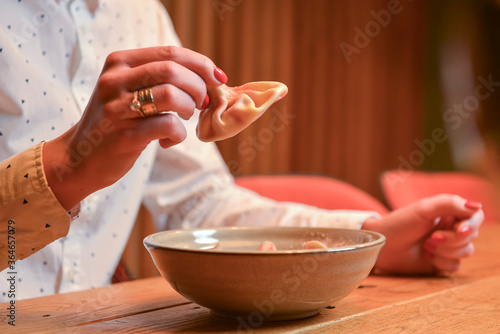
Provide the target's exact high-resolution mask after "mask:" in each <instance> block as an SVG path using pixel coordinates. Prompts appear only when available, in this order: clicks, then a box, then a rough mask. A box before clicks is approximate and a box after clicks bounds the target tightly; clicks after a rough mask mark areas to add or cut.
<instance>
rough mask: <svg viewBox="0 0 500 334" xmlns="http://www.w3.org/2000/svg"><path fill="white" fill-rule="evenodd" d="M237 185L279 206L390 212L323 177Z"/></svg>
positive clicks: (244, 180) (254, 179)
mask: <svg viewBox="0 0 500 334" xmlns="http://www.w3.org/2000/svg"><path fill="white" fill-rule="evenodd" d="M235 181H236V184H238V185H240V186H242V187H245V188H248V189H250V190H253V191H255V192H256V193H258V194H260V195H262V196H265V197H269V198H272V199H274V200H277V201H280V202H284V201H286V202H297V203H303V204H308V205H312V206H316V207H319V208H323V209H330V210H335V209H348V210H370V211H376V212H379V213H381V214H385V213H387V211H388V210H387V208H386V207H385V206H384V204H382V203H381V202H380V201H378V200H377V199H376V198H374V197H372V196H371V195H370V194H368V193H366V192H364V191H363V190H361V189H359V188H357V187H355V186H353V185H351V184H349V183H346V182H344V181H341V180H338V179H335V178H332V177H328V176H322V175H303V174H278V175H252V176H239V177H236V178H235Z"/></svg>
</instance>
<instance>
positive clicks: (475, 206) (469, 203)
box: [465, 201, 483, 210]
mask: <svg viewBox="0 0 500 334" xmlns="http://www.w3.org/2000/svg"><path fill="white" fill-rule="evenodd" d="M465 207H466V208H467V209H472V210H479V209H481V208H482V207H483V205H482V204H481V203H479V202H474V201H467V202H465Z"/></svg>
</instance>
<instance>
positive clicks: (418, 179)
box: [380, 170, 500, 223]
mask: <svg viewBox="0 0 500 334" xmlns="http://www.w3.org/2000/svg"><path fill="white" fill-rule="evenodd" d="M380 186H381V188H382V193H383V195H384V197H385V200H386V203H387V205H388V206H389V207H390V208H391V209H397V208H400V207H402V206H405V205H407V204H410V203H412V202H415V201H417V200H419V199H421V198H424V197H429V196H433V195H437V194H442V193H446V194H457V195H460V196H462V197H464V198H466V199H468V200H471V201H477V202H481V203H482V204H483V210H484V214H485V223H486V222H491V221H496V222H500V206H499V199H500V197H499V192H498V190H497V189H496V188H495V186H493V184H492V183H490V182H489V181H488V180H486V179H485V178H482V177H480V176H477V175H474V174H470V173H466V172H455V171H449V172H421V171H401V170H389V171H386V172H384V173H382V175H381V176H380Z"/></svg>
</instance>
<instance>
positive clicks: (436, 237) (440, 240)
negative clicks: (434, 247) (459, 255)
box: [430, 234, 446, 244]
mask: <svg viewBox="0 0 500 334" xmlns="http://www.w3.org/2000/svg"><path fill="white" fill-rule="evenodd" d="M430 239H431V241H432V242H434V243H436V244H442V243H443V242H445V241H446V238H445V237H444V236H442V235H441V234H433V235H431V238H430Z"/></svg>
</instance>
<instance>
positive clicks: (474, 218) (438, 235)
mask: <svg viewBox="0 0 500 334" xmlns="http://www.w3.org/2000/svg"><path fill="white" fill-rule="evenodd" d="M483 220H484V213H483V210H482V209H481V204H480V203H477V202H471V201H467V200H466V199H464V198H462V197H460V196H457V195H448V194H442V195H436V196H433V197H429V198H424V199H422V200H420V201H417V202H415V203H413V204H410V205H408V206H406V207H403V208H401V209H398V210H394V211H392V212H390V213H389V214H387V215H386V216H384V217H382V218H380V219H369V220H367V221H366V222H365V223H364V225H363V228H364V229H367V230H372V231H376V232H379V233H382V234H383V235H385V236H386V238H387V241H386V244H385V246H384V248H383V249H382V251H381V253H380V256H379V258H378V260H377V263H376V265H375V269H376V270H379V271H382V272H387V273H400V274H433V273H438V272H453V271H456V270H458V269H460V266H461V263H460V262H461V259H463V258H466V257H468V256H470V255H472V254H473V253H474V245H473V243H472V242H473V241H474V239H475V238H476V237H477V236H478V230H479V227H480V226H481V224H482V222H483Z"/></svg>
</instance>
